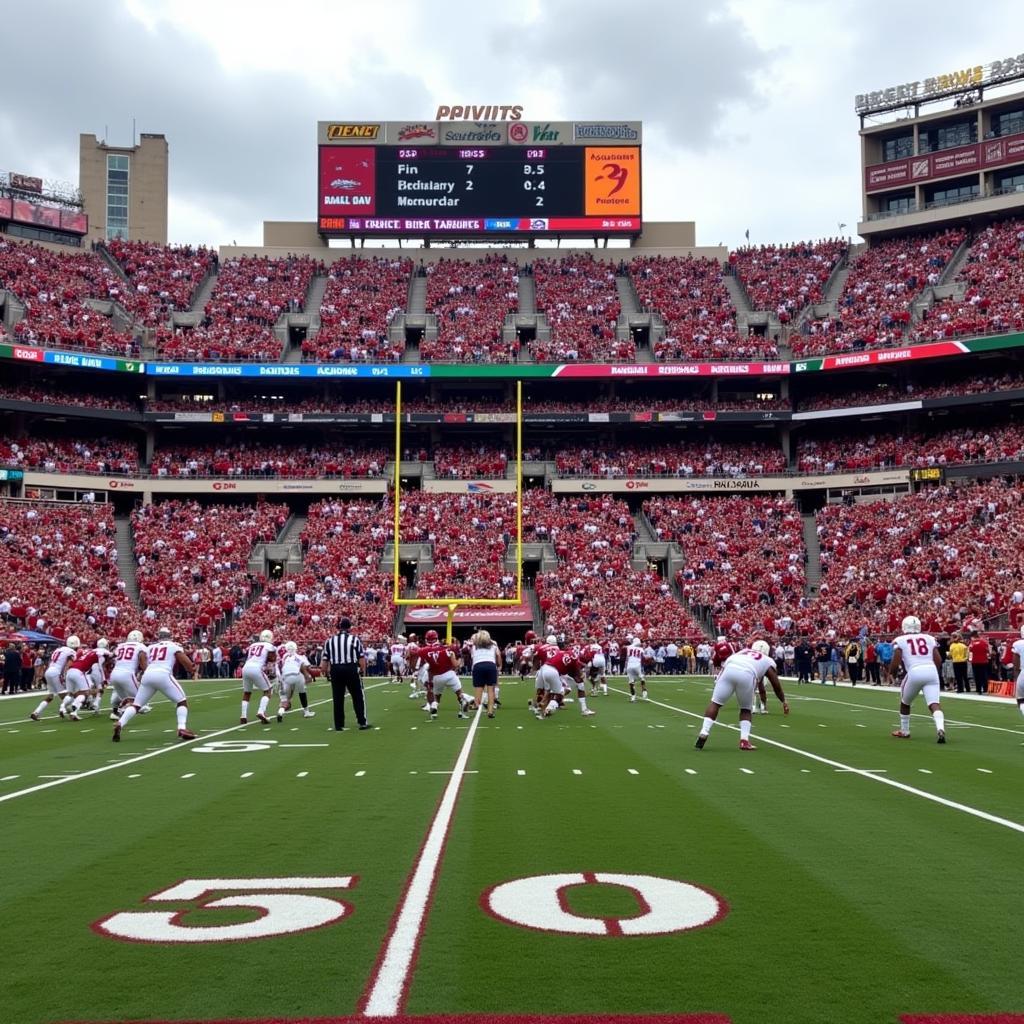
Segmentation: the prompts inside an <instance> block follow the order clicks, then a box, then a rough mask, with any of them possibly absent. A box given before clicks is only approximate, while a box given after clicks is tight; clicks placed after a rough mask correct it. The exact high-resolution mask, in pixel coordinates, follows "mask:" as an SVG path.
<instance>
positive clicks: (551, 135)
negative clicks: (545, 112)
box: [508, 121, 576, 146]
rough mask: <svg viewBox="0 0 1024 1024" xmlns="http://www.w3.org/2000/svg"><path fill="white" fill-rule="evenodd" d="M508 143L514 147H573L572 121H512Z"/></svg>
mask: <svg viewBox="0 0 1024 1024" xmlns="http://www.w3.org/2000/svg"><path fill="white" fill-rule="evenodd" d="M508 141H509V142H510V143H511V144H512V145H513V146H571V145H573V144H574V143H575V141H576V140H575V139H574V138H573V134H572V122H571V121H512V122H510V123H509V126H508Z"/></svg>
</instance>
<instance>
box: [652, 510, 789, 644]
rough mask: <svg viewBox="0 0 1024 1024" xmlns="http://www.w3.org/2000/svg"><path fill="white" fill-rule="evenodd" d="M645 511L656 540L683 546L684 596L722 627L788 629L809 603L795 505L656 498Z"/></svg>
mask: <svg viewBox="0 0 1024 1024" xmlns="http://www.w3.org/2000/svg"><path fill="white" fill-rule="evenodd" d="M643 509H644V513H645V514H646V516H647V518H648V519H649V520H650V522H651V525H652V527H653V529H654V531H655V535H656V536H657V538H658V540H663V541H670V542H673V543H675V544H678V545H679V548H680V550H681V552H682V554H683V557H684V559H685V564H684V566H683V568H682V569H680V570H679V572H678V573H677V575H676V581H677V583H678V584H679V588H680V592H681V593H682V594H683V595H684V596H685V597H686V599H687V600H688V601H689V602H690V603H691V605H692V606H695V607H701V608H705V609H707V610H709V611H710V612H711V613H712V614H713V615H714V618H715V621H716V622H717V623H718V626H719V629H722V630H724V631H727V632H730V633H733V634H735V635H737V636H742V637H748V636H749V634H750V633H751V632H752V631H761V630H764V631H766V632H768V633H769V634H771V635H781V634H783V633H785V632H786V631H787V630H788V627H789V626H790V625H791V623H792V621H793V614H794V612H795V610H796V609H797V608H798V607H799V605H800V602H801V599H802V598H803V590H804V579H805V571H806V570H805V566H806V562H807V552H806V549H805V547H804V541H803V531H802V524H801V519H800V512H799V510H798V509H797V507H796V504H795V503H794V502H793V501H792V500H791V499H788V498H770V497H760V496H753V495H751V496H746V495H744V496H743V497H718V498H706V497H696V498H652V499H650V500H648V501H645V502H644V506H643Z"/></svg>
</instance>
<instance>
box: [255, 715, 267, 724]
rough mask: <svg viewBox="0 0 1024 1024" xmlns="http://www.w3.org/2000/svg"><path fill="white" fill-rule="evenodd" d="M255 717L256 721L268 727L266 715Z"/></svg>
mask: <svg viewBox="0 0 1024 1024" xmlns="http://www.w3.org/2000/svg"><path fill="white" fill-rule="evenodd" d="M256 717H257V718H258V719H259V720H260V721H261V722H262V723H263V724H264V725H270V719H269V718H267V716H266V715H257V716H256Z"/></svg>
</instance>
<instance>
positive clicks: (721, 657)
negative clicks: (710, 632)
mask: <svg viewBox="0 0 1024 1024" xmlns="http://www.w3.org/2000/svg"><path fill="white" fill-rule="evenodd" d="M738 650H739V648H738V647H737V646H736V645H735V644H733V643H730V642H729V641H728V640H726V638H725V637H724V636H720V637H718V638H717V639H716V640H715V644H714V646H713V647H712V648H711V664H712V665H714V667H715V668H716V669H717V670H718V671H721V670H722V666H723V665H724V664H725V663H726V662H727V661H728V660H729V659H730V658H731V657H732V656H733V655H734V654H735V653H736V652H737V651H738Z"/></svg>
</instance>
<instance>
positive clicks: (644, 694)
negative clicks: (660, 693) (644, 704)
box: [640, 690, 647, 700]
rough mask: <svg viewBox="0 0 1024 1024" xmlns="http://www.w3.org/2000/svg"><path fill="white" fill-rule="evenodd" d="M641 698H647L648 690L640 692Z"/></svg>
mask: <svg viewBox="0 0 1024 1024" xmlns="http://www.w3.org/2000/svg"><path fill="white" fill-rule="evenodd" d="M640 699H641V700H647V691H646V690H644V691H643V693H641V694H640Z"/></svg>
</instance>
